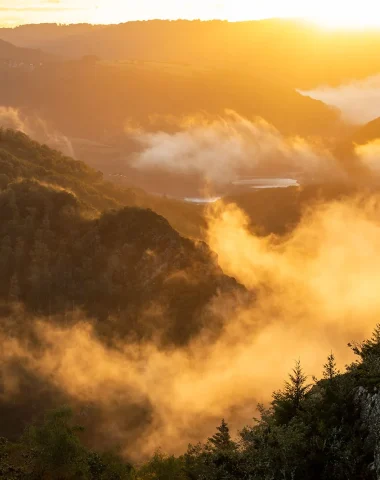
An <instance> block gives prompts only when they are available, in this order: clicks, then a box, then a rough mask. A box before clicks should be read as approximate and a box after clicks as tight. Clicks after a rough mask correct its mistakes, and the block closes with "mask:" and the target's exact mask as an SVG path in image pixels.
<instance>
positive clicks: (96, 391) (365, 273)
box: [1, 196, 380, 460]
mask: <svg viewBox="0 0 380 480" xmlns="http://www.w3.org/2000/svg"><path fill="white" fill-rule="evenodd" d="M342 232H344V233H342ZM206 235H207V238H208V242H209V245H210V247H211V248H212V249H213V250H214V251H215V253H216V254H217V255H218V261H219V264H220V265H221V267H222V268H223V270H224V272H225V273H227V274H229V275H232V276H234V277H235V278H236V279H237V280H238V281H239V282H241V283H242V284H243V285H244V286H245V287H246V288H247V289H248V291H249V292H252V293H253V298H254V299H252V300H250V301H249V302H248V303H247V298H246V297H244V295H243V294H242V293H237V292H236V293H235V294H234V295H229V296H225V295H217V296H216V297H214V299H213V300H212V301H211V302H210V304H209V305H208V309H209V310H210V312H211V313H212V312H214V314H215V316H218V317H219V318H221V319H222V329H221V330H218V331H217V332H216V331H215V329H214V326H213V324H212V323H210V324H206V325H204V327H203V329H202V331H201V333H200V334H198V335H197V336H196V337H195V338H193V340H191V341H190V343H189V344H188V345H186V346H183V347H178V346H177V347H176V346H171V347H168V346H164V345H163V344H161V343H160V342H159V341H141V342H139V343H136V342H132V341H131V342H126V341H124V342H121V341H119V340H118V339H115V341H114V342H113V344H109V343H107V344H106V343H104V342H103V341H102V339H101V338H99V336H98V335H97V334H96V333H95V330H94V328H93V321H92V319H88V318H86V317H85V316H84V315H83V314H80V313H79V314H78V315H79V317H78V321H76V322H75V323H74V324H72V323H71V324H68V325H67V326H61V327H58V326H54V325H52V324H51V323H50V322H49V323H48V322H46V321H44V320H42V319H34V320H32V322H31V328H32V332H33V335H34V336H35V337H36V338H37V339H38V342H39V345H40V346H39V347H38V348H33V347H31V345H30V342H29V341H28V337H27V336H26V335H25V334H23V333H21V332H19V333H15V332H13V333H12V332H11V333H10V332H9V331H8V332H6V331H4V330H3V335H2V339H1V340H2V350H1V365H2V367H1V369H2V374H3V376H4V378H5V381H4V382H3V383H4V388H3V390H4V391H3V394H2V395H3V396H5V397H6V398H7V399H12V398H13V396H14V395H16V394H17V391H18V389H19V388H21V387H20V384H19V382H18V377H17V374H16V372H17V370H15V369H14V368H12V365H14V364H15V362H16V363H17V362H22V364H23V367H24V368H26V369H28V370H29V371H30V372H33V373H34V374H35V375H38V376H39V377H40V378H42V379H43V380H44V381H45V382H46V381H47V382H48V383H50V384H51V386H52V387H54V389H58V390H59V391H62V392H63V393H65V395H67V396H68V398H69V399H71V401H73V402H79V403H80V404H90V405H93V406H94V408H96V409H97V411H98V412H99V413H98V416H97V424H98V431H97V435H98V436H99V435H100V432H101V435H103V436H105V438H106V439H107V444H108V445H109V444H115V443H117V444H120V445H121V447H122V451H123V453H124V454H125V455H126V456H127V457H128V458H133V459H137V460H141V459H143V458H146V457H147V456H149V455H150V454H152V453H153V452H154V451H156V450H157V449H159V448H162V449H163V450H164V451H166V452H171V453H181V452H183V451H184V450H185V449H186V447H187V444H188V443H189V442H196V441H199V440H204V439H205V438H207V436H209V435H210V434H212V432H213V430H214V428H215V426H216V425H217V424H218V423H219V420H220V418H221V417H225V418H226V419H227V420H228V421H229V422H230V424H231V426H232V428H233V429H234V431H236V429H238V428H240V427H242V425H243V424H246V423H247V422H249V421H250V419H251V418H252V417H253V416H254V414H255V408H256V404H257V402H268V401H270V398H271V392H272V391H273V390H275V389H277V388H280V387H281V386H282V382H283V380H284V379H285V378H286V375H287V373H288V372H289V371H290V369H291V368H292V366H293V364H294V361H295V360H296V359H298V358H300V359H301V362H302V365H303V367H304V369H305V371H306V372H307V374H308V375H318V374H319V373H320V371H321V369H322V365H323V363H324V360H325V358H326V356H327V355H328V354H329V353H330V351H331V350H332V351H334V352H335V354H336V356H337V360H338V363H339V365H340V366H343V365H344V364H345V363H348V362H350V361H351V359H352V357H351V353H350V350H349V349H348V348H347V346H346V344H347V343H348V342H349V341H351V340H354V339H356V340H361V339H363V338H365V337H366V336H368V334H369V333H370V332H371V331H372V329H373V327H374V325H375V324H376V322H377V321H378V312H379V309H380V298H379V295H378V289H377V285H378V281H379V280H380V278H379V272H380V259H379V258H380V257H379V255H378V253H379V252H380V197H378V196H371V197H357V198H355V199H352V200H346V201H344V202H332V203H327V204H326V203H322V204H318V205H314V207H313V208H311V209H310V210H309V211H305V213H304V216H303V218H302V220H301V222H300V223H299V225H298V226H297V227H296V228H295V229H294V230H293V232H292V233H290V234H288V235H287V236H285V237H276V236H273V235H272V236H269V237H258V236H256V235H254V234H253V233H252V231H251V225H250V221H249V219H248V218H247V217H246V216H245V215H244V214H243V212H242V211H241V210H239V208H238V207H237V206H236V205H234V204H228V205H226V204H224V203H223V202H217V203H216V204H215V205H213V206H210V207H209V211H208V229H207V232H206ZM188 281H191V279H189V280H188ZM163 315H164V313H163ZM136 406H140V407H141V409H142V410H145V411H147V412H149V413H148V415H147V416H146V417H142V418H141V419H140V421H139V424H138V425H137V427H136V426H134V427H133V428H132V427H128V426H126V424H125V421H124V419H125V418H128V416H129V415H136V413H135V410H134V409H135V408H136ZM101 435H100V436H101ZM94 440H95V441H96V434H95V437H94Z"/></svg>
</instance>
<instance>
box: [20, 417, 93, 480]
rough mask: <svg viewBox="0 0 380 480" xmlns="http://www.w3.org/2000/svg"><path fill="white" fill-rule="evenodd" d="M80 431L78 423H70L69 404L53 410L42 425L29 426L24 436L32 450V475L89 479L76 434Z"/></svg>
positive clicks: (87, 468) (84, 451)
mask: <svg viewBox="0 0 380 480" xmlns="http://www.w3.org/2000/svg"><path fill="white" fill-rule="evenodd" d="M80 431H82V429H81V427H79V426H77V425H73V423H72V411H71V410H70V409H69V408H61V409H59V410H56V411H53V412H51V413H49V414H48V415H47V416H46V418H45V421H44V423H43V424H42V425H35V426H31V427H30V428H29V429H28V430H27V431H26V432H25V436H24V442H25V444H26V445H28V447H29V449H30V451H31V453H32V469H31V474H30V475H31V478H36V479H37V478H41V477H42V478H43V477H44V476H47V475H48V476H51V477H52V478H59V479H60V480H71V479H73V480H74V479H78V480H79V479H88V478H89V466H88V459H87V452H86V450H85V448H84V447H83V446H82V444H81V441H80V439H79V437H78V433H79V432H80Z"/></svg>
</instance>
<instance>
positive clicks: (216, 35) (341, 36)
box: [0, 19, 380, 89]
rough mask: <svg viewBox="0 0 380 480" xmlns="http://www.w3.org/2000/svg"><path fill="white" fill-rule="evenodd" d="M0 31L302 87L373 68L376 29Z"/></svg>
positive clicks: (58, 45) (284, 23)
mask: <svg viewBox="0 0 380 480" xmlns="http://www.w3.org/2000/svg"><path fill="white" fill-rule="evenodd" d="M31 32H33V34H32V33H31ZM33 36H34V37H33ZM0 38H4V39H6V40H12V41H13V42H14V43H16V44H18V45H23V46H26V45H27V46H30V45H38V46H39V47H40V48H43V49H44V50H47V51H50V52H53V53H55V54H60V55H63V56H66V57H71V58H80V57H82V56H84V55H88V54H94V55H97V56H99V57H100V58H102V59H104V60H111V61H113V60H142V61H153V62H170V63H173V62H174V63H175V62H179V63H182V64H183V63H189V64H192V65H198V66H199V65H202V66H205V65H213V66H218V67H233V68H236V69H237V70H236V71H237V72H238V73H237V75H239V76H241V75H243V74H246V73H254V72H256V73H257V72H260V74H261V75H262V76H263V77H264V78H267V79H276V80H277V81H279V80H280V81H281V82H282V83H285V84H288V85H290V86H292V87H293V88H303V89H307V88H311V87H315V86H317V85H320V84H326V83H327V84H338V83H341V82H343V81H344V80H347V79H352V78H359V77H365V76H368V75H371V74H375V73H377V72H378V71H379V70H380V58H379V56H378V51H379V48H380V34H379V32H377V31H357V32H352V33H350V35H346V33H345V32H344V31H339V30H331V31H329V30H325V29H322V28H319V27H317V26H316V25H312V24H308V23H305V22H297V21H293V20H277V19H273V20H262V21H247V22H233V23H229V22H226V21H209V22H200V21H183V20H178V21H161V20H154V21H140V22H128V23H124V24H120V25H109V26H103V27H101V26H98V27H91V26H88V25H82V26H69V27H57V26H47V25H43V26H41V27H31V26H27V27H20V28H19V29H14V30H12V31H9V30H3V31H1V30H0ZM33 38H34V40H33ZM37 38H38V40H36V39H37ZM348 53H349V58H348V57H347V54H348Z"/></svg>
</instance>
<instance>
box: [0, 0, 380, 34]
mask: <svg viewBox="0 0 380 480" xmlns="http://www.w3.org/2000/svg"><path fill="white" fill-rule="evenodd" d="M377 11H378V2H375V1H373V0H363V1H361V2H360V3H357V2H355V3H349V2H344V1H341V0H335V1H327V0H320V1H316V0H314V1H309V2H305V1H301V0H289V1H287V2H284V1H282V0H267V1H266V2H247V1H246V0H235V1H233V0H224V1H222V0H220V1H217V0H209V1H207V0H204V1H201V0H194V1H192V2H190V1H185V0H183V1H179V0H163V1H161V2H156V1H154V0H141V1H140V2H138V3H132V2H129V1H124V0H98V1H97V2H94V1H92V0H75V1H74V0H61V1H46V0H0V24H1V25H9V26H15V25H19V24H24V23H41V22H54V23H81V22H88V23H104V24H107V23H121V22H126V21H129V20H148V19H154V18H161V19H178V18H184V19H198V18H199V19H201V20H210V19H224V20H229V21H244V20H260V19H264V18H273V17H276V18H301V19H306V20H311V21H314V22H317V23H318V24H319V25H321V26H324V27H329V28H350V29H352V28H354V29H357V28H378V27H379V28H380V16H379V15H378V14H377Z"/></svg>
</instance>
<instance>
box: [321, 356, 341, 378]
mask: <svg viewBox="0 0 380 480" xmlns="http://www.w3.org/2000/svg"><path fill="white" fill-rule="evenodd" d="M337 375H339V370H338V369H337V368H336V361H335V355H334V354H333V353H332V352H331V353H330V355H329V356H328V357H327V362H326V363H325V364H324V365H323V378H325V379H326V380H331V381H332V380H333V379H334V378H335V377H336V376H337Z"/></svg>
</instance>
